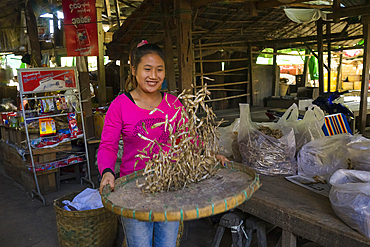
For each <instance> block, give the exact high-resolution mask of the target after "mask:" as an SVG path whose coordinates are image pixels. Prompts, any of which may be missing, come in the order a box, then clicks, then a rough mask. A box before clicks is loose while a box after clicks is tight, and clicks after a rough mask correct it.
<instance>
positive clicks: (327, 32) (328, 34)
mask: <svg viewBox="0 0 370 247" xmlns="http://www.w3.org/2000/svg"><path fill="white" fill-rule="evenodd" d="M330 35H331V23H330V22H327V23H326V41H327V42H328V68H329V69H328V92H329V93H330V84H331V39H330Z"/></svg>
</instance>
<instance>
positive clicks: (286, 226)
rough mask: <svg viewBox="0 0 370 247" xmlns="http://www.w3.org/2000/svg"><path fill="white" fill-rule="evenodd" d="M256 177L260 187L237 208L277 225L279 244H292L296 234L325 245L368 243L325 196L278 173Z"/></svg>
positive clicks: (350, 246)
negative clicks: (338, 213)
mask: <svg viewBox="0 0 370 247" xmlns="http://www.w3.org/2000/svg"><path fill="white" fill-rule="evenodd" d="M260 180H261V183H262V186H261V188H260V189H258V190H257V191H256V192H255V193H254V194H253V196H252V198H251V199H250V200H249V201H247V202H245V203H243V204H242V205H240V206H239V207H238V208H239V209H241V210H243V211H244V212H247V213H249V214H252V215H253V216H255V217H258V218H260V219H262V220H264V221H267V222H269V223H272V224H274V225H276V226H278V227H281V228H282V229H283V235H282V247H295V246H296V235H298V236H301V237H303V238H306V239H308V240H310V241H313V242H315V243H318V244H321V245H323V246H327V247H362V246H370V239H368V238H366V237H364V236H363V235H361V234H360V233H358V232H357V231H355V230H353V229H352V228H350V227H349V226H348V225H346V224H345V223H344V222H343V221H341V220H340V219H339V218H338V217H337V216H336V215H335V213H334V211H333V210H332V208H331V204H330V201H329V198H327V197H325V196H322V195H319V194H317V193H315V192H312V191H310V190H307V189H305V188H302V187H300V186H298V185H295V184H293V183H291V182H289V181H287V180H286V179H285V178H284V177H282V176H278V177H268V176H260Z"/></svg>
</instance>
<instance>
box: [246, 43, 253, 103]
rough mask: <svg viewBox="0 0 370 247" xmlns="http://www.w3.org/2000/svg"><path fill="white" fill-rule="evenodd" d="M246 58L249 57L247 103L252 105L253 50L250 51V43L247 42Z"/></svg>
mask: <svg viewBox="0 0 370 247" xmlns="http://www.w3.org/2000/svg"><path fill="white" fill-rule="evenodd" d="M248 58H249V69H248V75H249V76H248V80H249V84H248V85H247V87H249V96H250V98H249V99H250V100H249V104H250V105H251V106H253V96H254V87H253V52H252V44H248ZM246 93H248V89H247V90H246Z"/></svg>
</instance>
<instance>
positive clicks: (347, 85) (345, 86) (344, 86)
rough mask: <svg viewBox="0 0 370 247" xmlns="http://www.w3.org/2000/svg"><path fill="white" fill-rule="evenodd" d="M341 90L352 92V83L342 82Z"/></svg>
mask: <svg viewBox="0 0 370 247" xmlns="http://www.w3.org/2000/svg"><path fill="white" fill-rule="evenodd" d="M342 89H343V90H353V82H342Z"/></svg>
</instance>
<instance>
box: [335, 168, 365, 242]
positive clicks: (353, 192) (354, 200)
mask: <svg viewBox="0 0 370 247" xmlns="http://www.w3.org/2000/svg"><path fill="white" fill-rule="evenodd" d="M330 184H331V185H332V187H331V189H330V194H329V199H330V202H331V206H332V208H333V210H334V212H335V214H336V215H337V216H338V217H339V218H340V219H341V220H343V221H344V222H345V223H346V224H348V225H349V226H350V227H352V228H353V229H355V230H357V231H359V232H360V233H362V234H363V235H365V236H366V237H368V238H370V207H369V201H370V172H366V171H355V170H345V169H340V170H338V171H336V172H335V173H334V174H333V176H332V177H331V178H330Z"/></svg>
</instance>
